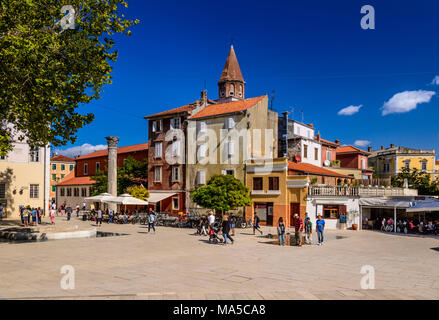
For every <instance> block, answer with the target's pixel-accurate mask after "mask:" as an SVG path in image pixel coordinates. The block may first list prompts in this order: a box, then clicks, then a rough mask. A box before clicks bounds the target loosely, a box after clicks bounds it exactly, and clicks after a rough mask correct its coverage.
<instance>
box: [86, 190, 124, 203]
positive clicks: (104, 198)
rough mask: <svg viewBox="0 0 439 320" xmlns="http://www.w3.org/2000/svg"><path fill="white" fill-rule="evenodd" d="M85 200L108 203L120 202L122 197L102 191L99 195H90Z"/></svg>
mask: <svg viewBox="0 0 439 320" xmlns="http://www.w3.org/2000/svg"><path fill="white" fill-rule="evenodd" d="M84 200H85V201H90V202H103V203H107V202H116V203H120V199H119V198H118V197H115V196H113V195H111V194H109V193H106V192H104V193H101V194H98V195H97V196H94V197H88V198H85V199H84Z"/></svg>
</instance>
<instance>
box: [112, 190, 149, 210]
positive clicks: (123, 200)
mask: <svg viewBox="0 0 439 320" xmlns="http://www.w3.org/2000/svg"><path fill="white" fill-rule="evenodd" d="M114 200H115V201H113V200H110V201H108V202H117V203H119V204H123V205H124V206H125V209H126V206H127V205H136V206H138V205H139V206H146V205H148V201H144V200H141V199H137V198H134V197H133V196H132V195H130V194H128V193H124V194H121V195H120V196H119V197H117V199H114Z"/></svg>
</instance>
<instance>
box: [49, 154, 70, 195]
mask: <svg viewBox="0 0 439 320" xmlns="http://www.w3.org/2000/svg"><path fill="white" fill-rule="evenodd" d="M74 169H75V160H74V159H72V158H69V157H66V156H64V155H61V154H54V155H53V156H52V158H50V200H51V201H55V200H56V184H57V183H58V181H61V180H62V179H64V177H66V176H67V175H68V174H69V173H70V172H72V171H73V170H74Z"/></svg>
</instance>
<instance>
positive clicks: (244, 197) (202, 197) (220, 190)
mask: <svg viewBox="0 0 439 320" xmlns="http://www.w3.org/2000/svg"><path fill="white" fill-rule="evenodd" d="M192 199H193V200H194V202H195V203H196V204H198V205H200V206H202V207H204V208H207V209H214V210H218V211H226V212H227V211H229V210H233V209H236V208H238V207H244V206H250V205H251V204H252V200H251V198H250V196H249V190H248V188H247V187H246V186H245V185H244V184H243V183H242V182H241V181H240V180H238V179H236V178H235V177H233V176H231V175H214V176H213V177H212V178H210V180H209V181H208V182H207V184H206V185H205V186H203V187H200V188H198V189H196V190H195V191H194V192H193V194H192Z"/></svg>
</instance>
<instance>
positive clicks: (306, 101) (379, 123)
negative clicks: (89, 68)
mask: <svg viewBox="0 0 439 320" xmlns="http://www.w3.org/2000/svg"><path fill="white" fill-rule="evenodd" d="M129 4H130V6H129V8H128V9H127V10H124V13H125V14H126V15H127V16H128V17H131V18H137V19H139V20H140V24H139V25H137V26H135V27H134V28H133V29H132V36H131V37H119V36H118V37H117V38H116V41H117V50H118V51H119V60H118V61H117V63H116V64H115V66H114V72H113V84H111V85H108V86H106V87H105V88H104V93H103V95H102V98H101V99H100V100H97V101H94V102H92V103H90V104H88V105H85V106H81V108H80V109H79V111H80V112H83V113H85V112H93V113H95V116H96V119H95V121H94V122H93V123H92V124H90V125H88V126H86V127H85V128H83V129H81V130H80V131H79V133H78V140H77V142H76V143H75V145H74V146H75V147H78V146H81V145H83V144H86V143H87V144H90V145H91V146H94V145H102V144H106V141H105V138H104V137H105V136H107V135H116V136H119V137H120V145H130V144H136V143H142V142H146V141H147V123H146V120H144V119H143V117H144V116H145V115H148V114H152V113H155V112H159V111H162V110H165V109H168V108H171V107H177V106H181V105H184V104H186V103H189V102H192V101H194V100H195V99H198V98H199V96H200V91H201V90H202V89H203V88H204V82H205V81H206V85H207V89H208V97H209V98H211V99H216V98H217V97H218V90H217V82H218V79H219V77H220V74H221V71H222V68H223V66H224V62H225V59H226V56H227V53H228V50H229V47H230V44H231V41H232V40H231V39H232V38H233V45H234V48H235V51H236V54H237V57H238V61H239V64H240V66H241V70H242V73H243V76H244V78H245V81H246V82H247V85H246V97H254V96H260V95H263V94H270V92H271V91H272V90H275V91H276V94H275V100H274V108H275V110H277V111H279V112H282V111H285V110H291V107H294V109H295V110H296V112H295V116H294V117H295V119H296V120H299V121H300V120H301V119H302V116H301V114H300V113H299V110H303V111H304V122H306V123H313V124H314V126H315V127H316V128H317V129H318V130H319V131H320V133H321V135H322V137H323V138H325V139H331V140H335V139H340V140H341V143H342V144H354V143H355V141H357V140H366V141H370V142H371V145H372V147H373V148H374V149H377V148H379V147H380V146H381V145H384V146H389V145H390V144H391V143H394V144H396V145H403V146H408V147H414V148H428V149H432V148H434V149H435V150H437V151H439V126H438V119H439V108H438V107H439V96H438V95H437V94H436V92H438V91H439V85H433V84H432V80H433V79H434V78H435V76H436V75H438V76H439V59H438V54H439V41H438V40H439V39H438V25H439V19H437V15H438V12H439V2H437V1H433V0H417V1H401V0H380V1H372V0H364V1H357V0H345V1H344V0H338V1H337V0H335V1H327V0H307V1H285V2H284V1H270V2H268V1H261V0H251V1H244V0H243V1H238V0H235V1H191V0H185V1H177V0H176V1H165V0H164V1H146V0H130V1H129ZM367 4H368V5H373V6H374V8H375V11H376V17H375V18H376V25H375V27H376V29H375V30H363V29H362V28H361V26H360V20H361V18H362V16H363V15H362V14H361V13H360V9H361V7H362V6H363V5H367ZM438 84H439V81H438ZM395 95H396V96H395ZM394 96H395V97H394ZM392 97H394V98H393V99H392ZM423 101H429V102H424V103H421V102H423ZM386 102H387V107H386V108H389V109H386V110H390V111H392V110H393V111H394V110H400V111H401V110H409V109H412V110H411V111H408V112H405V113H391V114H387V115H385V116H383V109H382V108H383V106H384V104H385V103H386ZM360 105H361V106H362V107H361V108H359V111H358V112H357V113H355V114H352V115H339V114H338V113H339V112H340V110H342V109H344V108H347V107H349V106H354V107H357V108H350V109H348V110H354V111H355V110H356V109H358V106H360ZM414 107H416V108H415V109H413V108H414ZM398 108H399V109H398ZM401 108H402V109H401ZM70 147H72V146H71V145H69V146H66V147H63V148H62V149H67V148H70ZM364 148H367V146H364ZM83 149H84V150H89V149H92V147H88V148H83ZM83 153H84V151H83Z"/></svg>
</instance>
